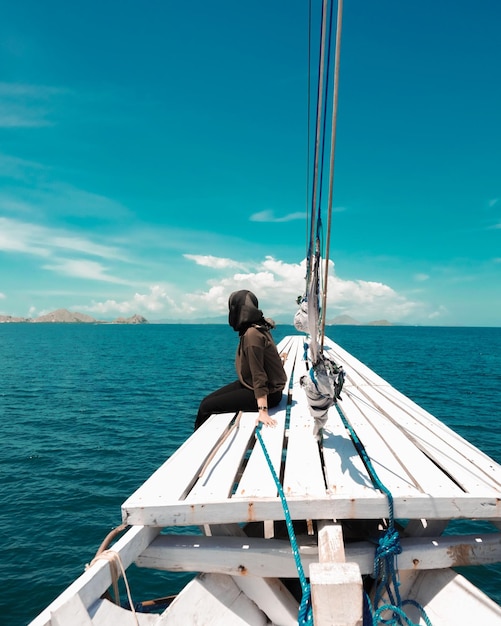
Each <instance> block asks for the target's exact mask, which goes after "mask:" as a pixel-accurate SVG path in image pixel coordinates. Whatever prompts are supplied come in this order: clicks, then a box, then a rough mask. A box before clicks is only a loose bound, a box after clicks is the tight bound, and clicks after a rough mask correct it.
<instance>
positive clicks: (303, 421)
mask: <svg viewBox="0 0 501 626" xmlns="http://www.w3.org/2000/svg"><path fill="white" fill-rule="evenodd" d="M306 372H307V370H306V364H305V363H304V362H302V363H301V364H299V363H298V360H296V367H295V369H294V374H293V395H292V397H293V402H292V406H291V410H290V424H289V437H288V443H287V456H286V459H285V471H284V482H283V490H284V493H285V495H286V497H289V496H291V495H302V496H303V497H307V498H308V497H311V496H321V495H324V494H325V493H326V486H325V479H324V475H323V471H322V464H321V460H320V451H319V447H318V443H317V441H316V439H315V438H314V436H313V424H314V420H313V418H312V417H311V414H310V410H309V408H308V402H307V399H306V396H305V394H304V392H303V390H302V389H301V386H300V378H301V376H303V375H304V374H306Z"/></svg>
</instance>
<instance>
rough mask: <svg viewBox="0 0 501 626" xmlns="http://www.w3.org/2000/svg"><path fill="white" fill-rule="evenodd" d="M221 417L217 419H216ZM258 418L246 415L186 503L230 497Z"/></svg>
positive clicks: (215, 456) (217, 452)
mask: <svg viewBox="0 0 501 626" xmlns="http://www.w3.org/2000/svg"><path fill="white" fill-rule="evenodd" d="M216 417H218V416H216ZM255 420H256V414H252V413H244V414H243V415H242V416H241V418H240V420H239V422H238V426H236V427H235V428H234V429H233V430H232V432H231V433H230V435H229V436H228V438H227V439H226V440H225V441H224V442H223V443H222V445H221V446H220V447H219V448H218V449H217V451H216V454H215V455H214V458H213V459H212V460H211V461H210V463H209V464H208V465H207V466H206V467H205V468H204V471H203V473H202V475H201V476H200V478H199V480H198V481H197V483H196V484H195V485H194V487H193V489H192V490H191V491H190V493H189V494H188V495H187V497H186V502H204V501H206V500H214V499H215V500H221V499H223V498H229V497H230V496H231V493H232V490H233V487H234V483H235V478H236V476H237V471H238V469H239V468H240V467H241V465H242V462H243V458H244V455H245V453H246V451H247V449H248V448H249V441H250V440H251V439H252V437H253V436H254V429H255Z"/></svg>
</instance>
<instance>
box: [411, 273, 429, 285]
mask: <svg viewBox="0 0 501 626" xmlns="http://www.w3.org/2000/svg"><path fill="white" fill-rule="evenodd" d="M429 278H430V277H429V275H428V274H423V273H418V274H414V280H416V281H417V282H418V283H423V282H425V281H427V280H429Z"/></svg>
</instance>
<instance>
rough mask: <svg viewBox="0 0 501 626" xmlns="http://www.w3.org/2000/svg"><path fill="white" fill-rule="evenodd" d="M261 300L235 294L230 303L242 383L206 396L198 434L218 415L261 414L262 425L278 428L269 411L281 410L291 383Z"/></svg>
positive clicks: (271, 322) (198, 422) (244, 294)
mask: <svg viewBox="0 0 501 626" xmlns="http://www.w3.org/2000/svg"><path fill="white" fill-rule="evenodd" d="M258 307H259V304H258V299H257V298H256V296H255V295H254V294H253V293H252V292H251V291H248V290H247V289H242V290H240V291H235V292H233V293H232V294H231V295H230V297H229V300H228V308H229V315H228V322H229V324H230V326H231V327H232V328H233V329H234V330H235V331H236V332H238V334H239V335H240V342H239V345H238V348H237V353H236V357H235V369H236V371H237V375H238V380H236V381H235V382H232V383H230V384H228V385H225V386H224V387H221V388H220V389H218V390H216V391H214V392H213V393H211V394H209V395H208V396H206V397H205V398H204V399H203V400H202V402H201V403H200V407H199V409H198V414H197V418H196V421H195V430H196V429H197V428H199V427H200V426H201V425H202V424H203V423H204V422H205V421H206V420H207V419H208V418H209V417H210V416H211V415H212V414H214V413H231V412H237V411H258V419H257V421H258V422H263V424H264V425H265V426H275V424H276V421H275V420H274V419H273V418H272V417H271V416H270V415H269V413H268V409H269V408H273V407H275V406H277V405H278V404H279V403H280V400H281V399H282V392H283V389H284V387H285V383H286V382H287V376H286V374H285V371H284V368H283V364H282V359H281V358H280V356H279V354H278V351H277V347H276V345H275V342H274V340H273V338H272V336H271V333H270V330H271V329H272V328H274V326H275V324H274V322H273V320H269V319H265V318H264V316H263V312H262V311H261V310H260V309H259V308H258Z"/></svg>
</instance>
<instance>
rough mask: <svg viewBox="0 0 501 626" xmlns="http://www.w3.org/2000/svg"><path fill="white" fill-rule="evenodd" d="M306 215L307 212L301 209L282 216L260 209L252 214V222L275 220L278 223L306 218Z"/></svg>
mask: <svg viewBox="0 0 501 626" xmlns="http://www.w3.org/2000/svg"><path fill="white" fill-rule="evenodd" d="M305 217H306V213H305V212H304V211H302V212H301V211H299V212H295V213H289V214H287V215H284V216H282V217H275V214H274V212H273V211H269V210H267V211H259V212H258V213H254V214H253V215H251V216H250V218H249V219H250V221H251V222H274V223H276V224H278V223H280V222H291V221H293V220H304V219H305Z"/></svg>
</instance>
